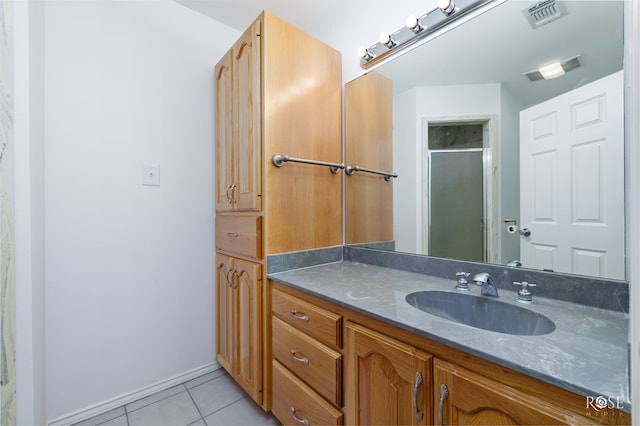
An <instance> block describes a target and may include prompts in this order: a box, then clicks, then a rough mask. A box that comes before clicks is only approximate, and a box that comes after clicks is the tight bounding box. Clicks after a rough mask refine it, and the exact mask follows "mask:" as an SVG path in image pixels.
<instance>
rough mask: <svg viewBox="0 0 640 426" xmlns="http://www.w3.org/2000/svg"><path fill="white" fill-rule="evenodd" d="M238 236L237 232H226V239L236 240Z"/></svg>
mask: <svg viewBox="0 0 640 426" xmlns="http://www.w3.org/2000/svg"><path fill="white" fill-rule="evenodd" d="M239 236H240V234H238V233H237V232H227V237H229V238H238V237H239Z"/></svg>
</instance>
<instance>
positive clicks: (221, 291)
mask: <svg viewBox="0 0 640 426" xmlns="http://www.w3.org/2000/svg"><path fill="white" fill-rule="evenodd" d="M232 273H233V260H232V258H231V257H229V256H224V255H222V254H217V255H216V313H217V318H216V332H217V333H216V343H217V359H218V362H219V363H220V365H222V367H224V369H225V370H227V371H228V372H229V373H230V374H233V369H232V368H233V367H232V366H233V364H234V356H233V347H234V342H233V340H234V337H233V335H234V328H235V327H234V322H235V319H234V315H235V311H236V310H235V309H234V307H233V303H234V298H233V284H232V282H231V281H230V279H231V275H232Z"/></svg>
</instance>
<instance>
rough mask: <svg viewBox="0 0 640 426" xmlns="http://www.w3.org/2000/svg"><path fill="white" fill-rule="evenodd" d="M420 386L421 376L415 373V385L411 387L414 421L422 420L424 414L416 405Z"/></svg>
mask: <svg viewBox="0 0 640 426" xmlns="http://www.w3.org/2000/svg"><path fill="white" fill-rule="evenodd" d="M421 385H422V374H420V372H419V371H417V372H416V381H415V385H414V386H413V407H414V408H415V410H416V420H418V421H420V420H422V418H423V417H424V413H423V412H422V410H421V409H420V406H419V405H418V390H419V389H420V386H421Z"/></svg>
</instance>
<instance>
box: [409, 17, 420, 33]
mask: <svg viewBox="0 0 640 426" xmlns="http://www.w3.org/2000/svg"><path fill="white" fill-rule="evenodd" d="M406 25H407V28H409V29H410V30H411V31H413V32H414V33H416V34H417V33H419V32H420V31H422V30H423V29H424V27H423V26H422V25H421V24H420V20H419V19H418V18H416V17H415V16H414V15H410V16H408V17H407V21H406Z"/></svg>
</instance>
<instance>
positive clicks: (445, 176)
mask: <svg viewBox="0 0 640 426" xmlns="http://www.w3.org/2000/svg"><path fill="white" fill-rule="evenodd" d="M429 170H430V179H429V180H430V183H431V185H430V190H429V194H430V200H429V206H430V208H429V254H430V255H431V256H438V257H448V258H454V259H463V260H477V261H484V216H483V206H484V201H483V199H484V196H483V184H482V180H483V169H482V150H465V151H435V152H431V155H430V166H429Z"/></svg>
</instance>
